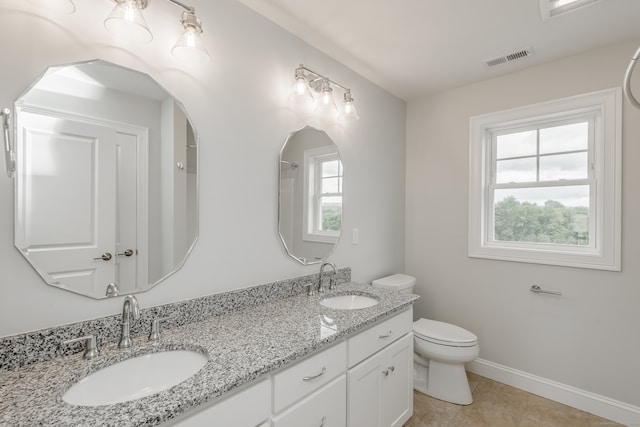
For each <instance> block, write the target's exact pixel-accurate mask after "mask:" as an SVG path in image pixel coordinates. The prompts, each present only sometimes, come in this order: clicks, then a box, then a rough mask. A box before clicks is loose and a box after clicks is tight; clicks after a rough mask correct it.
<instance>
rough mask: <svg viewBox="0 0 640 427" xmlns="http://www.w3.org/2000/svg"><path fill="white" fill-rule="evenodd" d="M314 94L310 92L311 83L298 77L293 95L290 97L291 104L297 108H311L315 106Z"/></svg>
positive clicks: (292, 90)
mask: <svg viewBox="0 0 640 427" xmlns="http://www.w3.org/2000/svg"><path fill="white" fill-rule="evenodd" d="M313 101H314V98H313V94H312V93H311V90H309V83H308V82H307V79H305V78H304V77H303V76H301V77H297V78H296V81H295V83H294V84H293V88H291V95H289V102H290V103H291V104H293V105H294V106H295V107H300V108H311V107H312V106H313Z"/></svg>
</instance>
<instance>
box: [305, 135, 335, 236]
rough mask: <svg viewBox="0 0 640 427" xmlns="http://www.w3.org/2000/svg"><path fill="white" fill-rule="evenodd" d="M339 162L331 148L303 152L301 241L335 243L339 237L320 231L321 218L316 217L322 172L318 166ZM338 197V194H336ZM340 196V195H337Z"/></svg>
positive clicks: (333, 148)
mask: <svg viewBox="0 0 640 427" xmlns="http://www.w3.org/2000/svg"><path fill="white" fill-rule="evenodd" d="M333 160H339V161H340V154H339V153H338V151H337V150H336V149H335V147H332V146H326V147H320V148H314V149H310V150H305V151H304V170H305V171H306V173H305V176H304V200H305V201H306V203H304V208H303V224H302V227H303V229H302V239H303V240H305V241H309V242H321V243H336V242H337V241H338V238H339V237H340V232H339V231H331V230H320V227H318V224H319V222H320V221H322V218H320V217H318V213H319V210H318V202H319V198H320V196H321V194H320V191H321V188H320V186H321V181H322V170H321V168H320V167H319V166H318V165H319V164H320V163H322V162H326V161H333ZM336 195H338V194H336ZM339 195H340V196H341V195H342V193H339Z"/></svg>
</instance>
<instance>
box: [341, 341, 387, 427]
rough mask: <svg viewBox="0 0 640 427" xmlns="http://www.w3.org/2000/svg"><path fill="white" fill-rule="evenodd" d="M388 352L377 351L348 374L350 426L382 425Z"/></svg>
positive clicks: (370, 426) (374, 426)
mask: <svg viewBox="0 0 640 427" xmlns="http://www.w3.org/2000/svg"><path fill="white" fill-rule="evenodd" d="M385 361H386V354H385V352H384V350H383V351H380V352H378V353H376V354H375V355H373V356H371V357H370V358H369V359H367V360H365V361H364V362H362V363H360V364H359V365H358V366H356V367H355V368H353V369H350V370H349V373H348V374H347V380H348V391H347V395H348V405H347V407H348V409H347V417H348V424H347V425H348V426H350V427H361V426H367V427H380V426H382V424H380V420H381V409H382V406H383V405H384V402H383V396H382V383H383V380H384V377H383V376H384V375H383V373H382V371H383V370H384V369H385Z"/></svg>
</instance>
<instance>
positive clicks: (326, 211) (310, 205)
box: [278, 126, 343, 264]
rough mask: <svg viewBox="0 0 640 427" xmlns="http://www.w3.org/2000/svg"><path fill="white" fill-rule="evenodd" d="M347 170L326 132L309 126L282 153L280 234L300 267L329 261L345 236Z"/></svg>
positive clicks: (291, 139)
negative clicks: (344, 205) (344, 180)
mask: <svg viewBox="0 0 640 427" xmlns="http://www.w3.org/2000/svg"><path fill="white" fill-rule="evenodd" d="M342 177H343V168H342V161H341V160H340V153H339V152H338V147H337V146H336V144H334V142H333V141H332V140H331V138H329V135H327V134H326V132H324V131H321V130H318V129H314V128H312V127H310V126H306V127H304V128H303V129H300V130H298V131H296V132H293V133H291V134H290V135H289V137H288V138H287V140H286V142H285V144H284V146H283V147H282V150H281V151H280V195H279V210H278V213H279V215H278V219H279V221H278V229H279V232H280V239H281V240H282V243H283V244H284V246H285V249H286V251H287V253H288V254H289V255H290V256H291V257H292V258H294V259H295V260H296V261H298V262H300V263H302V264H316V263H319V262H322V261H323V260H325V259H326V258H327V257H328V256H329V255H330V254H331V253H332V252H333V251H334V249H335V247H336V245H337V244H338V240H339V239H340V234H341V232H342V184H343V179H342Z"/></svg>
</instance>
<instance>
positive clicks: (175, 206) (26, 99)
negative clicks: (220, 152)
mask: <svg viewBox="0 0 640 427" xmlns="http://www.w3.org/2000/svg"><path fill="white" fill-rule="evenodd" d="M15 110H16V115H15V116H16V119H15V120H16V121H15V129H16V132H15V133H16V151H17V152H16V156H17V157H16V173H15V245H16V247H17V248H18V250H20V252H21V253H22V254H23V255H24V257H25V258H26V259H27V260H28V261H29V263H30V264H31V265H32V266H33V267H34V268H35V270H36V271H37V272H38V273H39V274H40V276H42V278H43V279H44V280H45V282H46V283H48V284H49V285H52V286H56V287H58V288H62V289H66V290H69V291H73V292H76V293H79V294H82V295H86V296H89V297H93V298H105V297H107V296H113V295H116V294H117V293H120V294H125V293H126V294H129V293H134V292H140V291H144V290H147V289H149V288H150V287H152V286H154V285H155V284H157V283H159V282H160V281H162V280H163V279H164V278H166V277H167V276H169V275H170V274H172V273H173V272H175V271H176V270H177V269H179V268H180V267H181V266H182V264H183V263H184V262H185V260H186V258H187V256H188V254H189V252H190V251H191V249H192V247H193V245H194V244H195V241H196V239H197V230H198V216H197V215H198V191H197V186H198V185H197V182H198V179H197V172H198V171H197V163H198V162H197V153H198V138H197V134H196V132H195V130H194V129H193V127H192V125H191V122H190V121H189V119H188V117H187V114H186V112H185V111H184V109H183V107H182V106H181V104H180V103H179V102H178V101H177V100H176V99H174V98H173V96H171V95H170V94H169V93H167V91H165V90H164V89H163V88H162V87H161V86H160V85H159V84H158V83H156V82H155V81H154V80H153V79H152V78H151V77H150V76H148V75H146V74H143V73H140V72H138V71H134V70H130V69H127V68H124V67H121V66H118V65H115V64H111V63H109V62H105V61H100V60H96V61H90V62H83V63H77V64H70V65H63V66H55V67H50V68H49V69H47V70H46V71H45V72H44V74H43V75H42V76H41V77H40V78H38V79H37V80H36V81H35V82H34V83H33V85H32V86H31V88H30V89H29V90H28V91H27V92H26V93H25V94H24V95H23V96H22V97H20V98H19V99H18V100H17V101H16V103H15Z"/></svg>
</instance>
